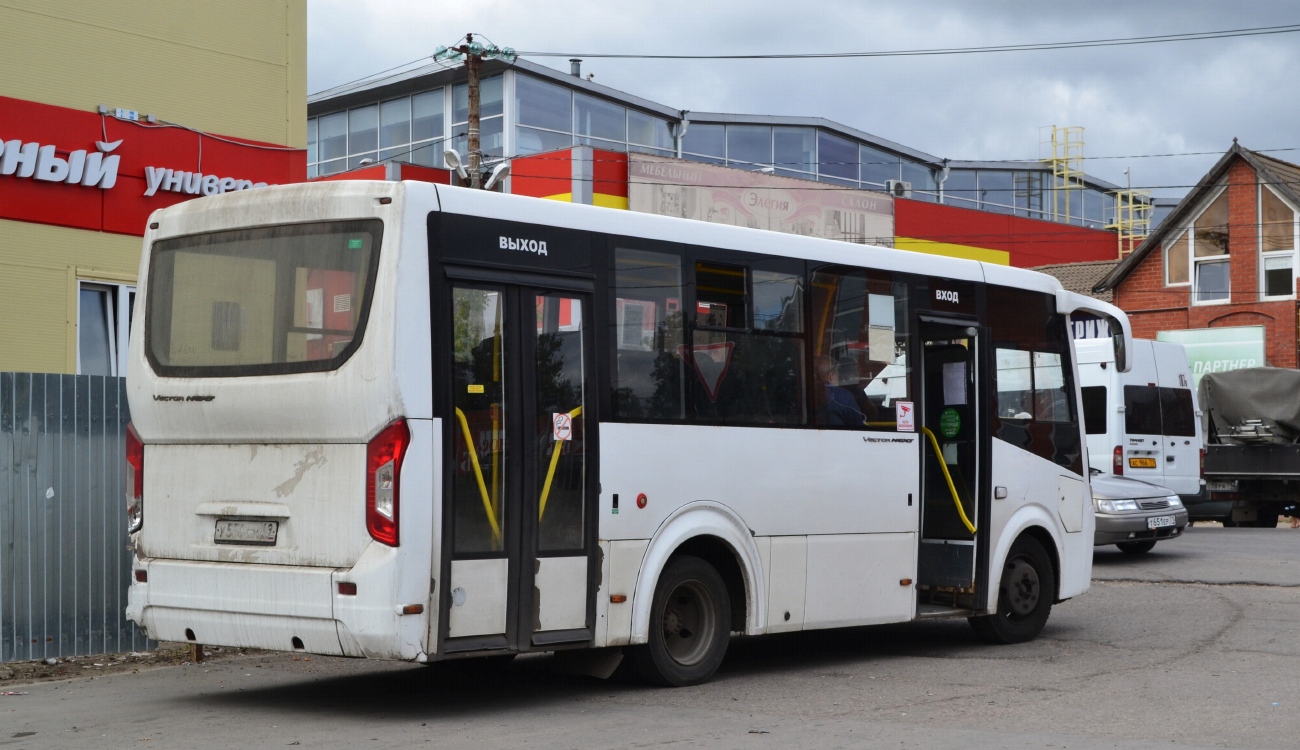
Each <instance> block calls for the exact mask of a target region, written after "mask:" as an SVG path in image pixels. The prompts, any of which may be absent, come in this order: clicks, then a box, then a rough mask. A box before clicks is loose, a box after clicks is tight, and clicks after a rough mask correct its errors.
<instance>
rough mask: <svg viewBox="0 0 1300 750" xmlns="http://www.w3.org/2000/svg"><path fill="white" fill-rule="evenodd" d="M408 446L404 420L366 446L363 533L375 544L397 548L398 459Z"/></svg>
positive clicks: (399, 471)
mask: <svg viewBox="0 0 1300 750" xmlns="http://www.w3.org/2000/svg"><path fill="white" fill-rule="evenodd" d="M410 442H411V431H410V430H408V429H407V428H406V420H405V419H399V420H397V421H395V422H393V423H392V424H390V425H388V426H387V427H385V428H384V429H383V430H382V431H381V432H380V433H379V434H378V435H376V436H375V439H374V440H371V441H370V444H369V445H368V446H366V530H367V531H369V532H370V536H371V537H372V538H373V539H374V540H375V541H377V542H380V543H382V544H387V545H388V546H389V547H396V546H397V545H398V528H399V522H400V516H399V508H400V498H399V493H398V480H399V478H400V477H401V475H402V456H403V455H404V454H405V453H406V446H407V445H409V444H410Z"/></svg>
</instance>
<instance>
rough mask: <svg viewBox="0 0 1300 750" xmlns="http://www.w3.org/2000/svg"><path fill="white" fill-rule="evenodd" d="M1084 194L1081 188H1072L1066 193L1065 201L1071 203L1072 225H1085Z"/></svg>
mask: <svg viewBox="0 0 1300 750" xmlns="http://www.w3.org/2000/svg"><path fill="white" fill-rule="evenodd" d="M1083 193H1084V190H1083V188H1081V187H1072V188H1069V189H1067V190H1066V191H1065V199H1066V200H1067V201H1068V202H1069V206H1070V208H1069V211H1070V223H1071V224H1077V225H1082V224H1083Z"/></svg>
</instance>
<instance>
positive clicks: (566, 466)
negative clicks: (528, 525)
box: [532, 295, 587, 550]
mask: <svg viewBox="0 0 1300 750" xmlns="http://www.w3.org/2000/svg"><path fill="white" fill-rule="evenodd" d="M535 304H536V308H537V340H536V347H535V349H536V353H537V360H536V368H537V369H536V373H537V384H536V388H537V393H536V396H537V412H536V413H535V414H534V421H533V424H534V428H533V435H532V437H533V439H534V441H535V443H536V444H537V445H540V446H542V460H543V461H544V462H545V464H544V465H546V466H548V467H550V469H551V470H547V471H538V472H536V475H535V478H534V482H535V484H534V492H536V496H537V498H538V529H537V537H538V539H537V546H538V549H541V550H580V549H582V548H583V547H584V546H585V543H584V540H583V534H582V530H583V527H584V526H585V524H584V522H583V519H584V516H585V515H586V514H585V513H584V512H583V510H584V508H585V507H586V502H585V501H586V496H587V458H586V429H585V426H586V418H585V411H586V409H583V406H584V404H585V403H586V388H585V383H586V378H585V377H584V372H583V370H584V367H585V366H586V365H585V360H586V352H584V351H583V346H582V339H583V332H582V300H581V299H579V298H576V297H567V296H563V295H539V296H537V297H535ZM575 412H576V413H575ZM557 414H567V415H569V417H570V419H571V420H572V421H571V425H572V428H571V431H570V433H569V438H568V439H567V440H557V439H556V438H555V429H556V416H555V415H557Z"/></svg>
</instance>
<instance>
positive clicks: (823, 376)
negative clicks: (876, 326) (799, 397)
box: [813, 354, 874, 427]
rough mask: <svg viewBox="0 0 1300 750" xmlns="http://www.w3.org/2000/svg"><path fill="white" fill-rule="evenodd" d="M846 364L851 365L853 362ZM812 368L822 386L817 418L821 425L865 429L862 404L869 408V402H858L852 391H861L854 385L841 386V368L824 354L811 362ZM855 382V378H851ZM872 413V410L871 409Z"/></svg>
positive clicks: (865, 415) (865, 421) (864, 415)
mask: <svg viewBox="0 0 1300 750" xmlns="http://www.w3.org/2000/svg"><path fill="white" fill-rule="evenodd" d="M848 364H850V365H853V362H851V361H850V362H849V363H848ZM813 368H814V369H815V370H816V371H817V380H819V381H820V382H821V384H822V400H823V402H822V407H821V409H820V411H821V414H819V415H818V416H819V417H820V419H819V420H818V421H820V422H821V423H822V424H824V425H827V426H830V427H865V426H866V423H867V417H868V415H867V414H866V413H864V410H863V406H864V404H865V405H866V406H867V407H870V406H871V402H870V401H867V399H866V398H865V394H864V398H863V399H862V400H861V401H859V399H858V398H856V397H855V395H854V393H853V391H854V390H856V391H861V390H862V389H861V388H857V387H856V383H853V384H850V385H852V386H854V387H853V388H852V390H850V387H846V386H845V385H841V382H840V381H841V378H840V371H841V368H840V366H839V365H837V364H836V363H835V360H833V359H831V358H830V357H829V356H827V355H825V354H819V355H818V356H817V357H816V358H815V359H814V360H813ZM853 380H855V381H856V378H853ZM872 411H874V409H872Z"/></svg>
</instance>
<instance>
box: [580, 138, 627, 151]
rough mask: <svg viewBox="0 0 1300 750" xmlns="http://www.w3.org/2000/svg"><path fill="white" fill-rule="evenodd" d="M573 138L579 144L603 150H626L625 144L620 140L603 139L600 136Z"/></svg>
mask: <svg viewBox="0 0 1300 750" xmlns="http://www.w3.org/2000/svg"><path fill="white" fill-rule="evenodd" d="M574 140H575V141H577V142H578V143H579V144H580V145H583V146H591V147H592V148H599V149H604V150H605V151H617V152H619V153H623V152H624V151H627V144H626V143H623V142H622V141H605V140H601V139H600V138H587V137H586V136H574Z"/></svg>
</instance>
